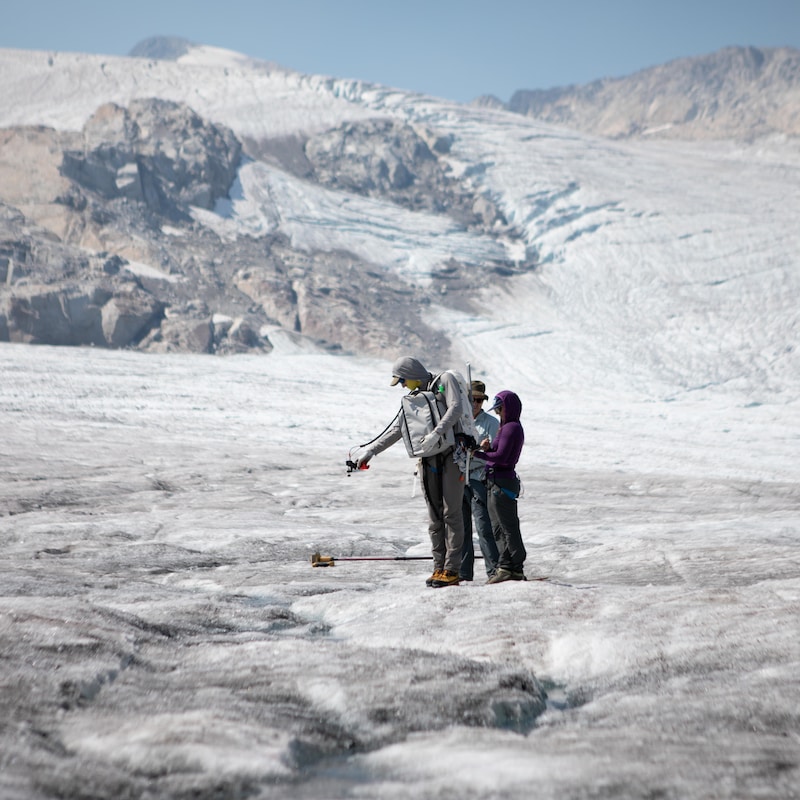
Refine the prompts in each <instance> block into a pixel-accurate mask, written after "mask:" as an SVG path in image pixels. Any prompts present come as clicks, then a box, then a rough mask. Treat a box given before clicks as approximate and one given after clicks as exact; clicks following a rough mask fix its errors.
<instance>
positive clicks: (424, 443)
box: [419, 433, 439, 453]
mask: <svg viewBox="0 0 800 800" xmlns="http://www.w3.org/2000/svg"><path fill="white" fill-rule="evenodd" d="M438 442H439V437H438V436H437V435H436V434H435V433H427V434H425V436H423V437H422V438H421V439H420V440H419V448H420V450H421V451H422V452H423V453H425V452H427V451H428V450H430V449H431V448H433V447H434V446H435V445H436V444H438Z"/></svg>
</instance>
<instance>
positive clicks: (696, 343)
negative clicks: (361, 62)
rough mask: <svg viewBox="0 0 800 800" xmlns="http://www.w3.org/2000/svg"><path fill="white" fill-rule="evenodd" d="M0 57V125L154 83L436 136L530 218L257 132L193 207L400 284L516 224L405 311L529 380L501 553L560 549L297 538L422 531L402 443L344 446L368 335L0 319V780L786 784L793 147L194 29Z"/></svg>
mask: <svg viewBox="0 0 800 800" xmlns="http://www.w3.org/2000/svg"><path fill="white" fill-rule="evenodd" d="M51 61H52V64H56V63H58V64H59V65H61V66H63V64H64V63H65V62H69V70H66V71H65V72H64V71H58V70H51V66H52V65H51V63H50V62H51ZM134 66H135V68H134ZM223 76H224V79H223ZM0 78H2V80H0V100H1V101H2V102H0V109H2V111H0V124H2V125H3V126H6V125H12V124H47V125H53V126H55V127H59V128H63V129H70V130H77V129H79V128H80V127H81V125H82V124H83V123H84V121H85V119H86V118H87V117H88V115H90V114H91V113H92V112H93V111H94V110H95V108H96V106H97V105H99V103H100V102H103V101H114V102H120V103H126V102H128V101H129V100H130V99H131V98H132V97H134V96H145V97H147V96H161V97H165V98H169V99H175V100H183V101H185V102H188V103H189V104H190V105H192V106H193V107H194V108H195V109H196V110H197V111H198V112H199V113H201V114H203V115H204V116H207V117H209V118H210V119H213V120H215V121H219V122H223V123H225V124H227V125H229V126H230V127H232V128H233V129H234V130H235V131H236V132H237V134H239V135H241V136H252V137H254V138H259V137H269V136H273V137H274V136H289V135H295V134H298V133H303V132H308V131H310V130H314V129H317V130H319V129H322V128H325V127H329V126H331V125H335V124H339V123H341V122H344V121H353V120H358V119H364V118H368V117H374V116H376V115H377V116H381V115H385V116H389V117H393V118H399V119H404V120H406V121H408V122H410V123H411V124H414V125H417V126H421V127H425V126H430V127H431V128H432V129H435V130H436V131H437V132H439V133H441V134H447V133H452V134H453V136H454V137H455V138H454V143H453V148H452V151H451V155H450V157H451V160H452V166H453V169H454V170H455V171H459V170H460V171H462V172H463V173H464V174H467V175H469V176H470V180H472V181H474V182H475V184H476V185H477V186H479V187H481V188H482V189H484V190H485V191H487V192H489V193H490V194H491V196H492V197H493V199H494V200H495V201H496V202H497V203H498V204H499V205H500V207H501V208H502V209H503V211H504V213H505V214H506V216H507V218H508V219H509V220H511V221H513V222H514V223H515V224H516V225H517V226H518V229H519V230H520V231H522V232H523V233H524V237H523V239H522V240H518V241H517V242H514V243H505V244H504V243H502V241H501V240H498V239H494V238H492V237H487V236H477V235H470V234H468V233H466V232H465V231H463V230H460V229H457V228H456V227H452V228H451V227H449V226H448V225H445V224H443V223H442V220H441V218H436V217H431V216H429V215H425V214H416V215H414V214H410V213H408V212H402V211H398V209H397V208H394V207H392V206H390V205H389V204H386V203H382V202H380V201H372V200H370V201H366V200H363V199H353V198H341V199H342V202H341V203H338V204H337V197H336V195H335V193H332V192H328V191H321V190H319V189H317V188H314V187H309V186H306V185H304V184H303V183H302V182H301V181H299V180H297V179H294V178H291V177H290V176H287V175H286V174H284V173H281V172H280V171H278V170H276V169H274V168H272V167H266V166H264V165H260V164H256V163H254V162H250V163H249V164H243V166H242V169H241V170H240V176H239V184H238V191H237V193H236V195H235V196H234V197H232V198H231V202H230V204H228V205H227V206H226V207H225V208H220V209H219V213H217V214H213V215H205V216H203V217H202V218H203V221H204V222H207V223H208V224H212V223H213V224H214V225H215V226H216V227H217V229H218V230H219V231H220V232H221V233H223V234H225V235H231V236H233V235H237V234H239V233H258V232H260V231H273V230H276V229H277V228H278V227H280V228H281V230H282V231H283V232H284V233H286V235H287V236H290V237H291V239H292V242H293V244H294V245H295V246H296V247H298V248H302V247H308V248H319V247H320V246H321V245H322V244H323V243H324V242H325V241H326V232H327V236H328V237H330V238H328V239H327V241H329V242H330V244H331V247H335V248H342V247H343V248H345V249H351V250H352V252H357V253H359V254H360V255H362V256H363V257H367V258H371V259H374V260H375V261H376V262H377V263H378V264H381V265H383V266H384V267H386V268H387V269H392V270H395V271H396V272H397V273H398V274H402V275H403V276H404V277H405V278H407V279H408V280H409V281H411V282H418V283H421V284H423V285H424V283H425V280H426V277H427V274H428V273H429V270H430V269H431V268H432V266H433V265H434V263H435V261H436V260H437V258H439V257H440V255H439V254H442V255H444V254H445V253H455V254H456V255H457V257H458V258H460V259H461V260H463V262H464V263H465V264H467V265H469V264H475V265H479V264H481V263H483V262H484V261H491V260H492V259H495V258H499V257H501V252H502V250H503V249H504V248H507V252H506V255H508V254H510V253H514V252H519V250H520V248H522V250H523V251H524V250H525V249H527V250H528V251H529V252H534V251H535V252H537V253H538V254H539V258H540V266H539V267H538V268H537V269H536V270H535V271H534V272H532V273H529V274H527V275H521V276H518V277H516V278H514V280H513V282H507V281H506V282H502V283H498V282H494V283H489V282H487V287H486V289H485V292H484V296H483V305H482V311H481V312H480V313H475V314H472V315H469V314H464V313H458V312H455V311H453V310H452V309H448V308H445V307H444V306H443V305H442V306H440V307H436V306H434V307H432V308H431V312H430V313H431V316H432V317H435V318H436V319H437V320H439V321H440V322H441V323H442V324H445V325H446V326H447V327H448V328H449V330H450V331H451V332H452V339H453V342H454V346H455V348H456V350H457V351H458V352H459V354H460V356H461V358H463V359H464V360H465V361H466V360H468V361H469V362H470V363H471V364H472V369H473V373H474V375H475V376H476V377H481V378H482V379H484V380H485V381H486V383H487V386H488V390H489V392H490V393H492V392H495V391H498V390H499V389H502V388H510V389H514V390H515V391H517V392H518V393H519V394H520V396H521V397H522V401H523V417H522V421H523V424H524V425H525V429H526V433H527V443H526V447H525V450H524V451H523V457H522V460H521V462H520V465H519V471H520V473H521V476H522V479H523V483H524V486H525V495H524V497H523V498H522V500H521V501H520V515H521V520H522V530H523V535H524V538H525V541H526V544H527V547H528V552H529V558H528V564H527V572H528V574H529V575H530V576H535V575H550V576H553V577H554V578H556V579H557V580H554V581H551V582H534V581H529V582H527V583H514V584H500V585H496V586H485V585H484V581H483V579H482V576H481V574H480V571H481V568H480V562H478V570H477V579H476V580H475V581H474V582H473V583H471V584H465V585H462V586H459V587H453V588H448V589H442V590H430V589H426V588H425V586H424V579H425V577H426V576H427V575H428V574H429V569H430V562H426V561H424V560H411V561H363V562H341V563H339V564H338V565H336V566H335V567H332V568H317V569H314V568H312V567H311V564H310V556H311V554H312V553H314V552H317V551H319V552H320V553H322V554H328V555H334V556H348V555H350V556H354V555H385V556H394V555H415V556H419V555H425V554H427V552H428V544H427V534H426V530H425V517H426V514H425V508H424V502H423V500H422V498H421V497H420V496H419V492H418V490H417V491H416V496H412V494H414V491H415V490H414V478H413V464H412V462H411V461H410V460H409V459H408V458H407V457H406V456H405V453H404V452H402V449H401V447H396V448H394V449H393V450H390V451H388V452H387V453H386V454H383V455H381V456H380V457H378V458H376V459H375V460H374V461H373V462H372V467H371V469H370V470H369V471H366V472H363V473H359V474H356V475H352V476H347V474H346V472H345V466H344V460H345V458H346V457H347V455H348V451H349V449H350V448H351V447H352V446H353V445H355V444H358V443H361V442H365V441H367V440H368V439H370V438H372V436H374V435H376V434H377V433H378V432H379V431H380V430H382V429H383V427H384V425H385V424H386V423H388V422H389V420H390V419H391V418H392V416H393V415H394V413H395V411H396V409H397V406H398V400H399V390H398V389H397V388H396V387H389V385H388V381H389V374H390V365H389V364H388V363H384V362H379V361H374V360H366V359H359V358H355V357H334V356H331V355H323V354H319V353H315V352H314V351H313V348H310V347H309V346H308V345H307V343H306V344H304V343H303V342H302V341H298V340H293V339H292V338H291V337H290V336H289V335H288V334H282V333H281V332H279V331H273V332H270V334H269V335H270V339H271V340H272V341H273V342H274V343H275V345H276V349H275V351H274V352H273V353H271V354H270V355H269V356H264V357H249V356H247V357H246V356H241V357H240V356H237V357H231V358H228V359H221V358H210V357H196V356H157V355H142V354H136V353H129V352H116V353H114V352H105V351H96V350H89V349H85V350H67V349H62V350H55V349H49V348H30V347H22V346H10V345H0V431H2V433H0V541H2V543H3V548H2V554H0V564H1V565H2V566H0V575H1V576H2V577H1V578H0V580H1V583H0V587H1V588H0V681H2V693H1V694H0V697H2V700H0V702H2V704H3V705H2V709H0V735H2V747H0V795H1V796H3V797H4V798H5V797H8V798H11V799H12V800H17V798H20V799H21V798H26V800H27V798H38V797H42V798H44V797H53V796H59V797H70V798H72V797H75V798H77V797H106V796H121V797H189V796H192V797H248V796H251V797H264V798H266V797H275V796H279V797H298V798H300V797H314V798H335V797H365V798H373V797H382V798H394V797H397V798H401V797H402V798H406V797H420V798H425V797H437V798H439V797H450V796H453V797H468V798H469V797H475V798H477V797H511V798H514V797H519V798H528V797H532V796H538V797H544V798H548V797H552V798H556V797H557V798H601V797H608V798H617V797H648V798H654V797H665V798H675V799H676V800H677V799H678V798H681V799H683V798H706V797H729V798H752V797H765V798H792V797H800V789H798V786H800V735H799V734H798V731H800V677H798V676H800V555H798V543H799V542H800V466H798V465H799V464H800V458H799V456H800V356H799V355H798V341H799V340H800V336H798V332H799V331H800V302H798V298H800V269H799V268H798V253H800V226H798V225H797V219H798V216H800V214H799V213H798V212H800V180H798V176H799V174H800V156H799V155H798V148H797V143H796V142H792V141H778V140H776V141H771V142H759V143H754V144H750V145H734V144H724V143H716V144H695V145H686V144H676V143H669V144H664V143H658V142H640V143H621V142H617V143H614V142H607V141H601V140H596V139H591V138H590V137H585V136H580V135H578V134H572V133H570V132H566V131H560V130H558V129H555V128H552V127H546V126H542V125H537V124H536V123H534V122H532V121H530V120H526V119H524V118H519V117H514V116H512V115H509V114H504V113H499V112H493V111H489V110H486V109H477V108H466V107H461V106H455V105H453V104H448V103H443V102H441V101H437V100H435V99H432V98H425V97H420V96H415V95H409V94H407V93H403V92H399V91H394V90H387V89H381V88H380V87H370V86H366V85H363V84H359V83H357V82H347V81H336V80H333V79H324V78H318V77H313V76H312V77H308V76H298V75H296V74H293V73H288V72H284V71H279V70H270V69H267V68H266V67H265V66H259V65H258V64H252V63H250V62H248V61H247V60H246V59H242V58H241V57H238V58H235V57H233V56H230V57H227V56H225V54H224V53H220V52H219V51H213V52H211V53H205V54H203V53H195V54H194V55H193V56H192V57H191V58H188V59H182V60H181V62H179V63H177V64H175V63H169V62H155V61H154V62H148V65H147V66H146V69H145V70H143V69H142V62H141V61H136V62H135V64H134V63H133V62H130V61H129V60H127V59H113V58H101V57H95V56H80V55H69V54H46V53H33V54H31V53H16V52H13V51H0ZM237 81H238V83H237ZM187 87H188V88H187ZM236 87H238V90H237V88H236ZM276 209H277V210H278V213H277V214H276ZM520 260H521V257H520ZM144 267H146V265H137V266H136V268H137V269H142V268H144ZM476 268H477V267H476ZM398 355H401V354H400V353H399V354H398ZM428 366H429V367H430V368H432V369H433V368H436V367H443V368H444V367H449V366H455V367H460V366H461V365H459V364H430V365H428ZM462 369H463V367H462ZM545 693H546V695H547V697H546V698H545Z"/></svg>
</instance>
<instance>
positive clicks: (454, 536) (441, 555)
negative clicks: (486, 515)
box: [422, 450, 464, 572]
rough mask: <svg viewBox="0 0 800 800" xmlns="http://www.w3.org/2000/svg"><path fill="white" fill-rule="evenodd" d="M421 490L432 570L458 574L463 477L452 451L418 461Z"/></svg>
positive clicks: (461, 531)
mask: <svg viewBox="0 0 800 800" xmlns="http://www.w3.org/2000/svg"><path fill="white" fill-rule="evenodd" d="M422 489H423V492H424V493H425V502H426V503H427V504H428V518H429V523H428V533H430V536H431V550H432V552H433V568H434V569H435V570H436V569H446V570H449V571H450V572H458V570H459V568H460V566H461V546H462V545H463V543H464V517H463V516H462V513H461V503H462V502H463V500H464V476H463V473H462V472H461V469H460V468H459V466H458V464H456V462H455V461H453V453H452V450H446V451H445V452H444V453H441V454H440V455H438V456H431V457H429V458H423V459H422Z"/></svg>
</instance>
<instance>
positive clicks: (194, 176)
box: [62, 99, 242, 220]
mask: <svg viewBox="0 0 800 800" xmlns="http://www.w3.org/2000/svg"><path fill="white" fill-rule="evenodd" d="M83 137H84V149H83V150H81V151H72V152H65V153H64V162H63V165H62V174H63V175H64V176H66V177H68V178H70V179H72V180H74V181H75V182H76V183H78V184H79V185H81V186H83V187H84V188H86V189H89V190H91V191H93V192H96V193H97V194H98V195H100V196H101V197H103V198H105V199H107V200H113V199H116V198H127V199H129V200H133V201H137V202H143V203H144V204H145V205H147V207H148V208H149V209H150V210H151V211H153V212H154V213H156V214H158V215H160V216H164V217H167V218H169V219H172V220H179V219H183V220H188V219H189V217H188V214H187V208H188V207H189V206H199V207H200V208H205V209H211V208H213V207H214V202H215V201H216V200H217V199H218V198H219V197H224V196H226V195H227V194H228V190H229V189H230V186H231V184H232V183H233V180H234V178H235V176H236V168H237V166H238V164H239V159H240V157H241V151H242V148H241V144H240V143H239V141H238V140H237V139H236V137H235V136H234V135H233V133H232V132H231V131H229V130H227V129H222V128H220V127H218V126H215V125H211V124H209V123H207V122H204V121H203V120H202V119H201V118H200V117H198V116H197V114H195V113H194V112H193V111H192V110H191V109H190V108H188V107H186V106H184V105H181V104H178V103H172V102H169V101H166V100H159V99H150V100H134V101H133V102H132V103H131V104H130V106H129V107H128V108H120V107H119V106H116V105H114V104H107V105H104V106H101V107H100V108H99V109H98V110H97V112H96V113H95V114H94V115H93V116H92V118H91V119H90V120H89V121H88V122H87V124H86V126H85V127H84V131H83Z"/></svg>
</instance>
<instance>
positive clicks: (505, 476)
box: [473, 391, 527, 583]
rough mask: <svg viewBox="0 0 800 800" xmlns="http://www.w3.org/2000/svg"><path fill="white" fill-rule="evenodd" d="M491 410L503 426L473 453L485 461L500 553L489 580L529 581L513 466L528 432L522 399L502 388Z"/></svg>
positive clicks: (491, 511)
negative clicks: (523, 417)
mask: <svg viewBox="0 0 800 800" xmlns="http://www.w3.org/2000/svg"><path fill="white" fill-rule="evenodd" d="M489 410H490V411H496V412H497V413H498V414H499V415H500V428H499V430H498V431H497V435H496V436H495V438H494V441H493V442H492V443H490V442H489V440H488V439H484V440H483V441H482V442H481V449H480V450H476V451H475V452H474V453H473V455H474V456H475V457H476V458H480V459H481V460H483V461H485V462H486V486H487V490H488V491H487V506H488V508H489V518H490V519H491V521H492V532H493V533H494V537H495V539H496V540H497V549H498V551H499V553H500V558H499V560H498V564H497V571H496V572H495V574H494V575H493V576H492V577H491V578H489V580H488V581H487V583H501V582H503V581H524V580H527V579H526V578H525V573H524V572H523V566H524V564H525V558H526V556H527V553H526V552H525V545H524V544H523V542H522V534H521V533H520V529H519V515H518V513H517V497H519V490H520V481H519V476H518V475H517V473H516V471H515V469H514V468H515V467H516V465H517V461H519V457H520V453H522V445H523V444H524V443H525V432H524V431H523V429H522V425H521V424H520V421H519V418H520V415H521V414H522V402H521V401H520V399H519V397H517V395H516V394H514V392H509V391H502V392H498V394H497V396H496V397H495V398H494V401H493V402H492V407H491V408H490V409H489Z"/></svg>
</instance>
